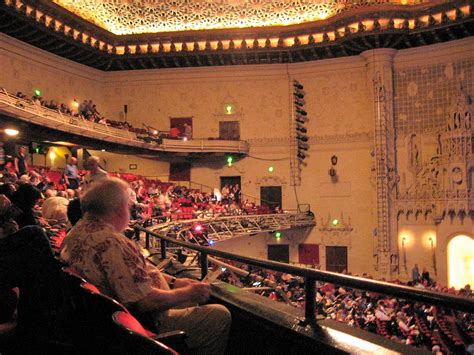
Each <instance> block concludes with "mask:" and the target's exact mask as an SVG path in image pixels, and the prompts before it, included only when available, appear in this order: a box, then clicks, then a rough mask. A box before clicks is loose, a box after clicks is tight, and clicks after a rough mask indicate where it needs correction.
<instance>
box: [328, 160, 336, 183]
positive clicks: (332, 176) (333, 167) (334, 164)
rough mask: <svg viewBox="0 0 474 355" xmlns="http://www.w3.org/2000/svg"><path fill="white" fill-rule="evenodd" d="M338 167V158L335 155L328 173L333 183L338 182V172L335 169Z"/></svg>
mask: <svg viewBox="0 0 474 355" xmlns="http://www.w3.org/2000/svg"><path fill="white" fill-rule="evenodd" d="M336 165H337V156H335V155H333V156H332V157H331V168H330V169H329V171H328V174H329V176H330V177H331V180H332V182H337V171H336V168H335V167H336Z"/></svg>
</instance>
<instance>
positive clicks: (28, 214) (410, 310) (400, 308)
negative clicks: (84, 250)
mask: <svg viewBox="0 0 474 355" xmlns="http://www.w3.org/2000/svg"><path fill="white" fill-rule="evenodd" d="M26 154H27V153H26V149H25V147H21V148H20V149H19V153H18V156H17V157H16V158H15V160H14V162H13V164H10V165H9V166H5V170H4V171H3V174H2V178H1V181H0V183H1V184H0V239H3V238H7V237H8V236H11V235H13V234H15V233H16V232H17V231H18V230H20V229H21V228H23V227H26V226H31V225H36V226H40V227H42V228H45V229H46V230H47V231H48V233H49V235H50V236H54V235H57V234H58V233H60V234H62V236H63V238H64V236H65V231H66V229H68V228H70V227H71V225H73V224H74V223H76V222H77V221H78V220H80V218H81V216H82V213H83V212H84V211H86V212H87V208H86V209H84V207H83V210H82V211H80V210H78V204H77V203H71V201H75V202H78V199H77V198H78V197H79V196H81V203H83V201H84V196H88V195H87V194H88V191H89V189H90V188H91V187H93V186H94V185H96V186H101V185H100V184H99V183H101V182H102V183H103V182H104V181H108V180H111V181H113V182H114V184H115V185H114V186H115V187H114V188H116V189H124V186H129V187H127V189H126V191H127V204H126V206H127V209H128V212H127V213H125V214H126V217H127V218H126V219H127V223H125V221H124V220H122V224H123V225H122V224H121V226H120V228H118V227H117V228H116V231H117V232H121V231H122V230H123V229H124V227H125V225H128V222H129V221H130V217H129V216H131V218H132V219H134V220H144V219H147V218H150V217H163V218H166V219H168V218H178V219H179V218H186V219H191V218H200V217H216V216H222V215H239V214H243V213H258V212H259V211H260V212H261V211H262V210H259V208H260V207H259V206H255V204H253V203H250V202H248V201H242V196H241V189H240V186H239V185H238V184H235V185H232V186H231V185H228V184H226V185H224V186H223V188H222V189H221V190H218V191H213V192H212V193H211V192H209V193H204V192H202V191H199V190H195V189H191V188H187V187H185V186H178V185H173V184H163V183H161V182H160V181H158V180H154V181H153V180H146V179H144V178H139V177H136V176H130V175H124V176H120V175H119V174H110V173H107V172H106V171H105V170H104V169H103V168H102V167H101V166H100V159H99V158H98V157H95V156H91V157H89V158H88V160H87V170H80V169H78V167H77V159H76V158H75V157H69V158H68V160H67V165H66V167H65V169H64V172H62V173H60V174H59V176H60V178H59V180H57V178H56V181H54V179H51V178H50V177H49V174H48V171H47V169H44V168H37V169H35V168H33V167H31V166H29V164H28V160H27V159H26ZM111 175H115V176H116V177H121V178H122V180H118V179H116V177H111ZM123 180H125V181H128V182H130V184H129V185H126V184H125V183H123V184H122V183H121V182H120V181H123ZM112 185H113V184H112ZM105 186H106V185H102V188H105ZM91 191H94V193H95V195H96V196H95V197H97V196H99V197H100V198H99V200H104V201H105V200H107V198H105V196H103V191H99V190H97V189H92V190H91ZM91 194H92V193H89V195H91ZM91 198H92V197H91ZM86 200H87V199H86ZM93 201H95V202H94V203H95V204H100V201H98V200H97V199H93ZM116 202H117V201H115V202H114V203H115V205H117V203H116ZM101 206H102V205H101ZM130 206H131V207H130ZM109 207H110V206H109ZM94 208H96V207H91V210H90V211H91V213H92V212H94V213H96V214H97V213H98V215H99V217H100V218H103V220H104V218H106V220H110V218H111V217H110V216H105V215H103V214H101V213H102V212H103V211H102V210H104V211H105V210H107V211H108V212H110V213H112V212H113V213H116V212H117V209H110V208H108V207H107V206H102V207H101V209H100V211H102V212H100V211H99V212H98V210H96V209H94ZM265 212H270V211H267V210H266V211H265ZM104 216H105V217H104ZM94 221H96V222H97V218H96V219H94ZM64 240H67V238H66V239H64ZM66 245H67V243H66ZM64 255H66V254H64ZM71 258H72V259H71ZM65 259H66V260H67V261H68V262H73V261H74V260H73V259H74V258H73V257H72V256H68V257H66V256H65ZM239 267H241V268H243V269H246V270H248V268H247V267H246V266H245V265H239ZM251 271H252V272H251V273H250V274H251V275H252V277H245V278H243V277H236V276H235V274H233V273H231V272H229V271H226V272H224V273H223V274H222V275H221V279H222V280H223V281H226V282H229V283H232V284H235V285H238V286H240V287H261V286H263V285H266V284H270V285H272V287H271V289H264V290H263V291H261V292H260V294H261V295H262V296H266V297H269V298H270V299H272V300H275V301H279V302H285V303H288V304H291V305H294V306H296V307H304V304H305V292H304V284H303V280H302V279H300V278H298V277H294V276H292V275H288V274H282V273H277V272H273V271H269V270H251ZM87 276H88V278H90V279H93V280H94V281H95V283H97V284H99V285H100V283H101V281H103V280H101V279H96V278H94V277H97V275H87ZM254 276H258V277H257V278H255V277H254ZM363 276H364V277H368V275H363ZM412 276H413V281H411V282H409V283H408V285H409V286H413V287H418V288H425V289H429V290H434V291H438V292H445V293H450V294H456V295H462V296H465V297H472V296H473V294H472V291H471V289H470V287H469V285H467V286H466V287H465V288H463V289H461V290H454V289H453V288H447V287H442V286H441V285H439V284H437V283H436V282H435V281H433V280H432V279H430V276H429V273H428V272H427V271H426V270H423V272H422V273H420V272H419V270H418V267H417V265H415V267H414V268H413V270H412ZM256 280H257V281H256ZM162 282H164V281H162ZM166 282H168V280H167V281H166ZM398 283H399V282H398ZM188 286H189V285H188ZM127 295H128V294H127ZM9 296H12V295H11V294H7V295H3V297H4V298H5V299H7V298H8V297H9ZM113 296H117V295H116V294H113ZM122 300H124V302H125V303H128V301H126V297H124V298H122ZM316 301H317V305H318V310H317V312H318V314H320V315H323V316H324V317H327V318H330V319H334V320H337V321H340V322H344V323H346V324H349V325H351V326H354V327H358V328H361V329H365V330H368V331H371V332H376V333H379V334H381V335H383V336H386V337H388V338H391V339H393V340H397V341H400V342H403V343H405V344H411V345H414V346H419V347H423V346H425V347H430V348H434V349H435V350H436V349H438V348H439V350H441V351H449V350H450V349H451V350H452V349H453V348H454V349H456V347H457V348H458V350H459V349H461V348H462V349H467V348H468V346H469V341H472V334H473V332H474V318H473V315H472V314H467V313H461V312H452V311H447V310H442V309H439V308H436V307H433V306H428V305H424V304H417V303H413V302H408V301H404V300H397V299H395V298H392V297H387V296H383V295H380V294H375V293H370V292H361V291H357V290H352V289H348V288H343V287H338V286H335V285H332V284H324V283H318V284H317V296H316ZM171 305H172V306H174V305H175V304H174V303H171ZM0 316H1V315H0ZM441 317H444V318H443V319H448V320H449V322H451V323H452V324H456V325H455V328H456V329H458V335H459V337H458V338H453V339H451V338H449V337H448V336H447V335H445V333H446V332H445V331H444V330H443V329H444V328H441V326H440V323H441V322H442V320H441V319H442V318H441ZM3 318H4V317H3ZM161 322H164V320H161ZM451 323H450V324H451ZM163 329H164V328H163ZM453 337H454V335H453ZM470 337H471V338H470ZM469 339H470V340H469ZM219 346H222V344H221V345H219Z"/></svg>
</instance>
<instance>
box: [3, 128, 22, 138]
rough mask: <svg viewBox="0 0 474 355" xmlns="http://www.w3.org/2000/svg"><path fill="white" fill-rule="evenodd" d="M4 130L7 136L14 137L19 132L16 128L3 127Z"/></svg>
mask: <svg viewBox="0 0 474 355" xmlns="http://www.w3.org/2000/svg"><path fill="white" fill-rule="evenodd" d="M4 132H5V134H6V135H7V136H10V137H14V136H16V135H18V133H20V132H19V131H18V130H17V129H14V128H5V129H4Z"/></svg>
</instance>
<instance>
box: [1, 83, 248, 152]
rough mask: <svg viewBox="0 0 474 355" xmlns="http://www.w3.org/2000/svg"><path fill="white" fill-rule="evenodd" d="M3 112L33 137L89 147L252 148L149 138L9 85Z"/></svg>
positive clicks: (242, 144) (223, 142) (3, 92)
mask: <svg viewBox="0 0 474 355" xmlns="http://www.w3.org/2000/svg"><path fill="white" fill-rule="evenodd" d="M0 115H1V116H3V117H2V121H5V122H11V123H14V124H17V125H19V126H20V127H23V128H25V130H24V132H26V133H25V134H26V135H27V136H28V138H29V139H30V140H47V141H51V142H53V141H70V142H72V143H76V144H80V145H81V146H85V147H88V148H100V149H102V148H107V150H109V151H116V152H127V153H134V154H140V155H144V156H146V157H149V158H156V157H160V158H166V157H170V156H176V155H178V156H184V157H192V158H196V159H199V158H208V159H209V158H210V157H213V156H222V155H225V154H229V153H231V154H233V155H235V157H236V158H238V157H242V156H244V155H247V154H248V152H249V144H248V143H247V142H245V141H240V140H222V139H217V138H216V139H194V138H193V139H190V140H180V139H167V138H164V139H160V140H157V139H146V141H145V140H144V139H143V136H141V135H138V134H137V133H135V132H131V131H129V130H126V129H120V128H115V127H111V126H109V125H107V124H102V123H94V122H91V121H88V120H86V119H84V118H82V117H76V116H72V115H68V114H64V113H62V112H60V111H59V110H51V109H49V108H46V107H43V106H39V105H36V104H34V103H32V102H31V101H30V100H28V99H23V98H19V97H17V96H15V95H12V94H10V93H8V92H7V91H6V90H5V89H2V90H1V91H0Z"/></svg>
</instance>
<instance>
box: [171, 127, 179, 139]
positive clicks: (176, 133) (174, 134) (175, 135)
mask: <svg viewBox="0 0 474 355" xmlns="http://www.w3.org/2000/svg"><path fill="white" fill-rule="evenodd" d="M180 134H181V132H180V131H179V128H178V127H176V126H171V129H170V138H172V139H178V138H179V135H180Z"/></svg>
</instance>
